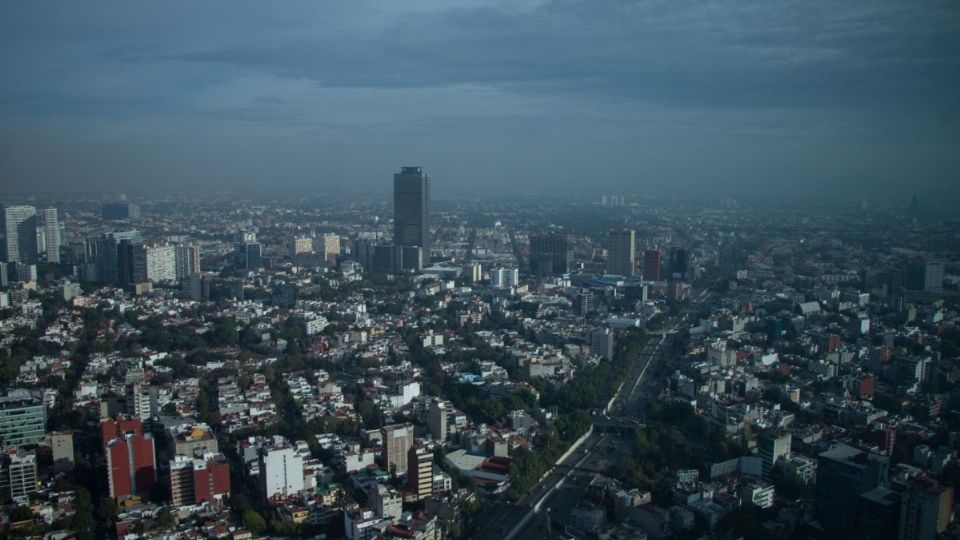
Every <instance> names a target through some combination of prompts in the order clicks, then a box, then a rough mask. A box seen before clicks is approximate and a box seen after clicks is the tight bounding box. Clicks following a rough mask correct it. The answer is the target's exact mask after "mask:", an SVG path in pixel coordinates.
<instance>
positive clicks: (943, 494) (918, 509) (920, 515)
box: [900, 478, 953, 540]
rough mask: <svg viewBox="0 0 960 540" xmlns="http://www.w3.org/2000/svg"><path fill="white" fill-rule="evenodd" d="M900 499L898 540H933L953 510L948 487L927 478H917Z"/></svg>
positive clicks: (950, 492)
mask: <svg viewBox="0 0 960 540" xmlns="http://www.w3.org/2000/svg"><path fill="white" fill-rule="evenodd" d="M902 497H903V502H902V504H901V506H900V540H934V539H935V538H937V535H939V534H940V533H942V532H944V531H945V530H946V529H947V525H949V524H950V517H951V512H952V509H953V488H952V487H947V486H943V485H941V484H940V483H939V482H937V481H936V480H933V479H930V478H917V479H915V480H913V481H912V482H910V484H909V485H908V486H907V489H906V490H905V491H904V492H903V494H902Z"/></svg>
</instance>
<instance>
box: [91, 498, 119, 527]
mask: <svg viewBox="0 0 960 540" xmlns="http://www.w3.org/2000/svg"><path fill="white" fill-rule="evenodd" d="M117 513H118V510H117V503H116V501H114V500H113V497H103V498H101V499H100V504H99V505H98V506H97V511H96V516H97V519H99V520H100V521H104V522H107V521H113V520H114V519H115V518H116V517H117Z"/></svg>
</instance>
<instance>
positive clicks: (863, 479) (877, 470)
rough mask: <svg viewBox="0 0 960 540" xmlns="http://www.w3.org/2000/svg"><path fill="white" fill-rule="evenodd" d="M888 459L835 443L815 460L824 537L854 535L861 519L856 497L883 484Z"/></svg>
mask: <svg viewBox="0 0 960 540" xmlns="http://www.w3.org/2000/svg"><path fill="white" fill-rule="evenodd" d="M889 466H890V463H889V459H888V458H887V457H886V456H881V455H879V454H871V453H870V452H866V451H864V450H860V449H858V448H854V447H852V446H849V445H846V444H838V445H836V446H834V447H833V448H831V449H830V450H827V451H826V452H823V453H821V454H820V455H819V456H818V459H817V486H816V499H815V507H816V512H817V517H818V518H819V519H820V523H821V524H822V525H823V538H825V539H834V538H836V539H841V538H855V537H856V536H855V533H856V532H857V527H858V524H859V521H860V515H859V507H858V504H857V503H858V501H857V497H859V496H860V495H862V494H864V493H866V492H868V491H870V490H872V489H874V488H877V487H886V485H887V480H888V468H889Z"/></svg>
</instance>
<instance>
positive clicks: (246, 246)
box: [236, 242, 263, 270]
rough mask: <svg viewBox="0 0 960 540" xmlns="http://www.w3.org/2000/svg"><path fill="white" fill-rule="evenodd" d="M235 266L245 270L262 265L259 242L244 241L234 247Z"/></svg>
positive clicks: (254, 268)
mask: <svg viewBox="0 0 960 540" xmlns="http://www.w3.org/2000/svg"><path fill="white" fill-rule="evenodd" d="M236 257H237V266H238V267H240V268H243V269H246V270H256V269H257V268H260V267H261V266H263V259H262V257H261V248H260V244H258V243H256V242H245V243H242V244H237V247H236Z"/></svg>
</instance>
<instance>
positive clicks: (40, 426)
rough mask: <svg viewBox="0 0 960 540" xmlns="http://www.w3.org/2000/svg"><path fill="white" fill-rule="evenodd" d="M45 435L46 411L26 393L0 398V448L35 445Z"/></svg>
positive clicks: (16, 393)
mask: <svg viewBox="0 0 960 540" xmlns="http://www.w3.org/2000/svg"><path fill="white" fill-rule="evenodd" d="M46 434H47V411H46V408H45V407H44V406H43V403H42V402H41V401H40V400H38V399H35V398H33V397H32V395H31V394H30V393H29V392H27V391H22V390H21V391H17V390H12V391H10V393H8V394H7V396H5V397H2V398H0V447H7V446H19V445H24V444H36V443H38V442H40V441H41V440H42V439H43V438H44V436H45V435H46Z"/></svg>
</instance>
